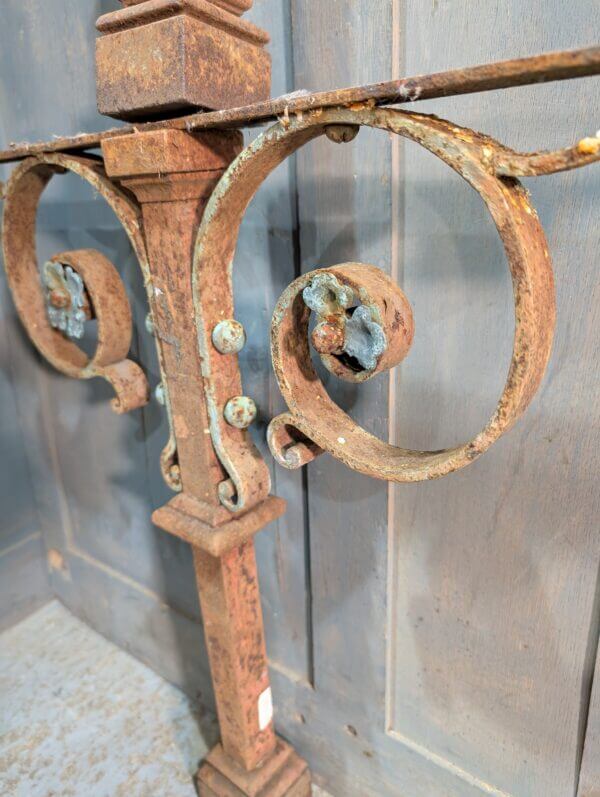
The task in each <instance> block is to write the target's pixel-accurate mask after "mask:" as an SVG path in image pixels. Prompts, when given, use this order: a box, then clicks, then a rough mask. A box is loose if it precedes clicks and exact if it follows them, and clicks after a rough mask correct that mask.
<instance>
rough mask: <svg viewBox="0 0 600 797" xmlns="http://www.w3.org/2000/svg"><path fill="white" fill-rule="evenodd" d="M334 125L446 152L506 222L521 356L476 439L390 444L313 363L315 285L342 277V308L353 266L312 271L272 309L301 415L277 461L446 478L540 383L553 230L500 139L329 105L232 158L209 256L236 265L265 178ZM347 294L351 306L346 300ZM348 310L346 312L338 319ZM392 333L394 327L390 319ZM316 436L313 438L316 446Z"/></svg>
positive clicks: (506, 423)
mask: <svg viewBox="0 0 600 797" xmlns="http://www.w3.org/2000/svg"><path fill="white" fill-rule="evenodd" d="M331 125H342V126H352V125H367V126H370V127H375V128H379V129H382V130H385V131H388V132H392V133H395V134H398V135H402V136H404V137H406V138H409V139H412V140H413V141H416V142H417V143H420V144H421V145H422V146H424V147H426V148H427V149H429V150H430V151H431V152H433V153H434V154H435V155H437V156H438V157H439V158H440V159H441V160H442V161H444V162H445V163H447V164H448V165H449V166H450V167H451V168H453V169H454V170H455V171H457V172H458V173H459V174H460V175H461V176H462V177H463V178H464V179H465V180H466V181H467V182H468V183H469V184H470V185H471V186H472V187H473V188H474V189H475V190H476V191H478V192H479V193H480V195H481V197H482V199H483V200H484V202H485V203H486V205H487V207H488V210H489V212H490V214H491V216H492V218H493V220H494V222H495V224H496V226H497V228H498V231H499V234H500V237H501V239H502V242H503V244H504V247H505V251H506V254H507V259H508V264H509V268H510V270H511V274H512V278H513V286H514V294H515V324H516V326H515V338H514V350H513V358H512V363H511V367H510V371H509V374H508V379H507V382H506V386H505V389H504V392H503V394H502V396H501V398H500V400H499V403H498V406H497V408H496V412H495V413H494V415H493V416H492V418H491V419H490V421H489V422H488V424H487V425H486V427H485V428H484V429H483V430H482V431H481V432H480V433H479V434H478V435H477V436H476V437H475V438H474V439H473V440H470V441H468V442H467V443H465V444H463V445H460V446H456V447H454V448H452V449H448V450H445V451H435V452H427V451H409V450H404V449H401V448H397V447H395V446H391V445H389V444H388V443H386V442H384V441H382V440H379V439H377V438H375V437H374V436H373V435H371V434H369V433H367V432H366V431H365V430H364V429H362V428H360V427H358V426H357V425H356V424H355V423H354V422H353V421H352V419H351V418H350V417H349V416H348V415H347V414H346V413H345V412H343V411H342V410H341V409H340V408H339V407H338V406H337V405H336V404H334V402H333V401H332V400H331V399H330V398H329V395H328V394H327V392H326V390H325V388H324V386H323V384H322V383H321V381H320V379H319V377H318V375H317V373H316V371H315V369H314V367H313V365H312V362H311V356H310V349H309V335H308V323H309V317H310V307H309V306H307V304H306V288H307V286H309V285H310V284H311V280H314V279H315V278H316V277H317V276H319V275H324V274H329V275H331V276H332V277H334V278H335V280H336V281H337V284H338V285H339V286H340V290H339V291H337V294H336V292H335V291H333V292H332V294H331V295H332V297H333V299H332V301H333V304H337V306H338V308H339V305H340V301H339V298H340V296H339V294H340V292H343V289H344V288H345V287H346V286H347V283H349V279H348V268H349V267H348V265H345V266H337V267H332V268H330V269H325V270H322V271H317V272H313V273H312V274H308V275H304V276H303V277H301V278H299V279H298V280H296V281H295V282H294V283H292V285H291V286H290V287H289V288H288V289H287V290H286V291H285V292H284V294H283V296H282V297H281V299H280V301H279V302H278V305H277V307H276V309H275V313H274V316H273V325H272V355H273V365H274V368H275V373H276V376H277V379H278V382H279V386H280V389H281V391H282V393H283V396H284V398H285V400H286V402H287V404H288V407H289V408H290V412H289V413H287V414H285V415H284V416H283V417H282V418H278V419H276V420H275V423H274V426H273V427H272V429H271V431H270V433H269V441H270V443H271V446H272V448H273V449H274V454H275V456H276V458H277V459H278V461H280V462H281V463H282V464H285V465H286V466H287V467H290V466H291V467H297V466H299V465H302V464H304V463H305V462H306V461H309V460H310V459H311V458H313V457H314V455H315V454H317V453H318V452H319V450H325V451H328V452H329V453H331V454H332V455H333V456H335V457H336V458H338V459H340V460H341V461H342V462H344V463H345V464H347V465H348V466H349V467H351V468H354V469H355V470H359V471H361V472H363V473H366V474H368V475H370V476H373V477H376V478H380V479H387V480H390V481H421V480H424V479H432V478H438V477H440V476H443V475H445V474H447V473H450V472H452V471H454V470H457V469H459V468H462V467H464V466H465V465H468V464H470V463H471V462H473V461H474V460H475V459H476V458H477V457H478V456H480V455H481V454H482V453H483V452H484V451H486V450H487V449H488V448H489V447H490V446H491V445H492V443H493V442H495V441H496V440H497V439H498V438H499V437H500V436H501V435H502V434H503V433H504V432H506V431H508V430H509V429H510V428H511V426H512V425H513V424H514V423H515V421H516V420H517V418H518V417H519V416H520V415H521V414H522V413H523V412H524V411H525V409H526V408H527V406H528V405H529V403H530V401H531V399H532V398H533V395H534V394H535V392H536V390H537V388H538V386H539V384H540V381H541V379H542V376H543V374H544V370H545V367H546V364H547V362H548V358H549V355H550V349H551V344H552V334H553V329H554V317H555V308H554V284H553V275H552V268H551V263H550V257H549V254H548V248H547V244H546V241H545V237H544V234H543V231H542V229H541V226H540V224H539V221H538V219H537V214H536V213H535V210H534V209H533V208H532V206H531V204H530V203H529V199H528V195H527V192H526V191H525V190H524V188H523V187H522V186H521V185H520V184H519V183H518V182H517V181H516V180H515V179H509V180H507V179H505V178H503V177H499V176H497V174H496V173H495V172H496V168H495V165H494V157H495V156H496V155H497V156H498V157H500V158H501V157H504V156H505V154H506V152H507V150H506V149H505V148H503V147H502V146H501V145H498V144H497V143H496V142H495V141H493V139H491V138H489V137H487V136H483V135H480V134H478V133H474V132H473V131H470V130H467V129H465V128H460V127H458V126H456V125H453V124H451V123H450V122H446V121H443V120H441V119H437V118H435V117H428V116H425V115H422V114H411V113H406V112H402V111H396V110H387V109H386V110H384V109H380V110H378V109H372V108H365V109H360V110H350V109H346V110H341V109H339V110H337V109H336V110H322V109H319V110H317V111H315V112H313V113H309V114H304V115H303V116H302V117H300V116H294V117H290V118H289V119H286V120H283V121H282V122H281V123H280V124H278V125H277V126H275V127H273V128H271V129H270V130H269V131H268V132H267V133H265V134H264V135H263V136H261V137H260V138H259V139H257V140H256V141H255V142H253V144H252V145H251V146H250V147H248V148H247V150H245V151H244V152H243V153H242V154H241V155H240V157H239V158H238V159H237V160H236V161H235V163H233V164H232V166H231V167H230V169H229V171H228V173H227V174H226V175H225V176H224V178H223V180H222V181H221V182H220V184H219V186H218V187H217V189H216V191H215V192H214V194H213V195H212V197H211V201H210V203H209V206H208V208H207V212H206V215H205V218H204V222H203V225H202V228H201V230H200V234H199V239H198V245H197V252H198V256H199V257H200V258H201V260H202V262H203V263H206V262H214V261H215V260H219V259H220V261H221V264H222V268H226V265H225V264H229V263H230V262H231V261H232V259H233V255H234V252H235V247H236V242H237V235H238V231H239V225H240V223H241V219H242V216H243V213H244V211H245V208H246V207H247V205H248V203H249V202H250V200H251V199H252V197H253V195H254V193H255V192H256V191H257V190H258V188H259V186H260V185H261V183H262V182H263V181H264V179H265V178H266V177H267V175H268V174H269V173H270V172H271V171H272V170H273V169H274V168H275V167H276V166H277V165H278V164H279V163H281V162H282V161H283V160H285V158H287V157H288V156H289V155H291V154H292V153H293V152H295V151H296V150H297V149H298V148H299V147H301V146H302V145H304V144H306V143H307V142H308V141H310V140H312V139H314V138H316V137H317V136H320V135H323V134H325V133H326V130H327V129H328V128H329V127H330V126H331ZM596 156H597V153H593V154H591V155H588V154H587V153H586V157H594V158H595V157H596ZM523 157H524V158H525V159H527V156H523ZM586 162H587V161H586ZM350 270H351V272H352V276H353V278H354V280H355V282H354V283H353V284H352V285H351V287H352V291H353V293H356V294H360V291H361V290H364V291H365V295H367V294H368V293H369V290H368V289H367V286H366V284H364V283H365V281H367V282H368V280H367V275H371V274H381V272H379V271H378V270H377V269H375V268H373V267H372V266H365V265H362V264H352V266H351V267H350ZM352 270H353V271H352ZM380 279H382V280H383V282H382V284H381V289H380V294H379V297H380V301H381V302H383V300H384V299H385V298H386V294H387V295H388V300H389V296H390V295H391V294H390V287H389V285H388V284H386V282H385V280H387V278H385V277H384V276H383V275H382V276H381V277H380ZM361 281H362V282H363V285H361ZM313 293H314V292H313ZM309 297H310V293H309ZM313 298H314V296H313ZM346 299H348V297H345V299H344V301H343V302H341V304H342V305H344V304H346V306H347V302H346ZM348 301H349V299H348ZM398 301H399V302H400V303H401V306H402V309H403V312H404V318H405V322H404V323H405V332H406V336H405V337H404V339H401V340H402V342H401V346H400V349H401V351H400V354H401V356H404V354H405V353H406V352H407V351H408V348H409V346H410V341H411V340H412V315H411V314H410V307H409V305H408V302H407V301H406V299H405V297H404V296H403V295H402V296H398ZM309 304H310V298H309ZM366 304H367V306H368V304H369V302H368V301H367V303H366ZM313 306H316V305H314V304H313ZM320 309H321V310H322V313H321V315H320V317H319V319H318V320H319V321H322V320H327V319H326V315H327V308H325V307H321V308H320ZM341 309H343V310H345V309H346V308H345V307H342V308H341ZM380 311H381V305H380ZM339 316H340V314H339V313H338V316H337V318H338V319H339ZM408 319H410V321H408ZM330 321H331V319H330ZM334 325H335V324H334ZM382 328H383V329H388V330H389V328H390V327H389V321H388V323H387V324H384V325H383V327H382ZM330 331H331V330H328V333H329V332H330ZM329 342H330V341H329ZM321 343H322V341H321V342H320V344H319V345H321ZM325 345H327V341H326V344H325ZM388 352H389V349H385V350H384V352H383V353H382V354H381V355H380V356H381V358H382V359H381V361H380V362H379V363H378V366H377V367H378V368H379V370H386V369H387V368H390V367H392V366H393V365H394V364H396V362H398V361H399V359H401V356H398V354H397V353H395V354H393V355H392V354H390V355H389V360H387V361H386V360H384V359H383V358H385V357H386V356H388ZM321 357H322V358H324V359H325V361H326V362H327V358H331V359H330V367H331V366H332V365H333V367H331V370H333V371H334V373H335V372H336V371H338V370H339V371H340V372H343V370H344V362H343V361H342V362H341V363H340V359H339V356H336V355H335V354H321ZM332 361H333V363H332ZM364 373H365V369H363V374H364ZM366 374H367V375H368V371H366ZM344 376H349V374H347V373H346V374H344ZM361 378H364V376H363V377H361V376H360V375H359V376H358V379H359V380H360V379H361ZM307 439H308V441H312V443H313V444H314V445H311V444H310V442H309V443H308V444H307V442H306V440H307Z"/></svg>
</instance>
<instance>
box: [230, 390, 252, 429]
mask: <svg viewBox="0 0 600 797" xmlns="http://www.w3.org/2000/svg"><path fill="white" fill-rule="evenodd" d="M256 413H257V410H256V404H255V403H254V402H253V401H252V399H251V398H248V396H234V398H232V399H229V401H228V402H227V404H226V405H225V409H224V411H223V415H224V416H225V420H226V421H227V423H228V424H229V425H230V426H235V428H236V429H247V428H248V427H249V426H250V424H251V423H252V422H253V421H254V419H255V418H256Z"/></svg>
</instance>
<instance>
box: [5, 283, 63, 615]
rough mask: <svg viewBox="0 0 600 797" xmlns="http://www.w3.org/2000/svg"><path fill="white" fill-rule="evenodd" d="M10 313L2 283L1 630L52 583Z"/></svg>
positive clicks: (44, 597)
mask: <svg viewBox="0 0 600 797" xmlns="http://www.w3.org/2000/svg"><path fill="white" fill-rule="evenodd" d="M14 324H15V318H14V311H13V308H12V303H11V300H10V298H9V297H8V296H7V291H6V290H5V286H4V285H2V286H1V287H0V407H2V413H1V414H0V452H1V454H2V462H1V464H0V507H1V508H2V517H1V518H0V628H7V627H8V626H10V625H12V624H13V623H15V622H18V621H19V620H20V619H22V618H23V617H25V616H26V615H27V614H29V613H30V612H32V611H34V610H35V609H36V608H38V607H39V606H41V605H42V604H43V603H45V602H46V601H47V600H49V598H50V595H51V591H50V581H49V578H48V571H47V567H46V556H45V550H44V545H43V543H42V535H41V530H40V518H39V514H38V511H37V506H36V504H35V500H34V488H33V482H32V474H31V470H30V468H29V464H28V461H27V453H26V442H25V434H24V430H23V429H22V427H21V425H20V423H19V415H18V409H17V405H18V402H19V398H20V395H21V393H22V390H23V386H22V385H20V384H19V381H18V374H17V372H16V371H15V369H14V368H13V365H14V358H15V356H16V352H15V350H14V349H13V347H12V335H11V331H12V329H13V327H14Z"/></svg>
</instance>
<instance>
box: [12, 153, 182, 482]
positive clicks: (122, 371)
mask: <svg viewBox="0 0 600 797" xmlns="http://www.w3.org/2000/svg"><path fill="white" fill-rule="evenodd" d="M65 172H71V173H73V174H76V175H78V176H79V177H81V178H82V179H83V180H85V181H86V182H87V183H89V184H90V185H91V186H92V188H93V189H94V190H95V191H96V192H97V193H98V194H99V195H100V196H102V197H103V199H105V201H106V202H107V203H108V204H109V206H110V207H111V208H112V210H113V211H114V213H115V214H116V216H117V218H118V219H119V221H120V222H121V224H122V225H123V228H124V230H125V232H126V233H127V236H128V238H129V241H130V243H131V245H132V247H133V250H134V252H135V254H136V256H137V259H138V261H139V264H140V267H141V269H142V272H143V274H144V283H145V285H146V288H147V289H149V286H150V272H149V267H148V260H147V254H146V246H145V242H144V236H143V233H142V222H141V216H140V213H139V209H138V207H137V206H136V204H135V203H134V201H133V200H132V199H131V198H130V197H129V196H128V195H127V194H126V193H125V192H123V191H121V190H120V189H119V188H118V187H116V186H115V185H114V183H112V182H111V181H110V180H109V179H108V178H107V177H106V175H105V173H104V170H103V165H102V161H101V160H99V159H97V158H93V157H75V156H71V155H64V154H58V153H56V154H45V155H37V156H35V157H32V158H28V159H26V160H24V161H23V162H22V163H20V164H19V165H18V166H17V167H16V168H15V170H14V171H13V173H12V175H11V177H10V179H9V181H8V182H7V183H6V185H5V186H4V191H3V194H4V214H3V235H2V245H3V252H4V264H5V269H6V274H7V279H8V284H9V287H10V289H11V292H12V295H13V299H14V302H15V306H16V308H17V312H18V314H19V317H20V319H21V321H22V323H23V325H24V327H25V329H26V330H27V333H28V335H29V337H30V338H31V340H32V341H33V343H34V344H35V346H36V347H37V349H38V351H39V352H40V353H41V354H42V356H43V357H44V358H45V359H46V360H48V362H49V363H50V364H51V365H53V366H54V367H55V368H56V369H57V370H59V371H60V372H61V373H63V374H65V375H66V376H70V377H74V378H76V379H92V378H94V377H101V378H103V379H106V380H107V381H108V382H109V383H110V384H111V385H112V387H113V389H114V391H115V394H116V397H115V399H113V401H112V402H111V406H112V408H113V410H114V411H115V412H117V413H126V412H129V411H131V410H133V409H137V408H139V407H143V406H144V405H145V404H146V403H147V402H148V398H149V391H148V383H147V380H146V377H145V375H144V372H143V371H142V369H141V368H140V366H139V365H137V363H134V362H133V361H132V360H129V359H127V354H128V351H129V348H130V345H131V335H132V317H131V309H130V305H129V301H128V299H127V295H126V292H125V288H124V285H123V283H122V281H121V279H120V277H119V274H118V272H117V270H116V268H115V267H114V265H113V264H112V263H111V262H110V261H109V260H108V259H107V258H106V257H105V256H104V255H103V254H101V253H100V252H97V251H95V250H90V249H84V250H77V251H73V252H62V253H60V254H57V255H54V257H52V258H51V259H50V260H49V261H48V263H46V264H45V266H44V269H43V271H42V273H40V270H39V268H38V264H37V256H36V244H35V231H36V215H37V208H38V204H39V201H40V198H41V196H42V193H43V191H44V189H45V188H46V186H47V185H48V183H49V182H50V180H51V179H52V177H53V176H54V175H56V174H64V173H65ZM90 318H95V319H96V321H97V345H96V351H95V352H94V354H93V355H92V356H91V357H89V356H88V355H87V354H86V353H85V352H84V351H83V350H82V349H81V348H80V347H79V346H78V345H77V344H76V342H75V341H76V340H78V339H79V338H80V337H81V333H82V327H83V325H84V324H85V321H86V320H87V319H90ZM169 420H170V418H169ZM176 463H177V453H176V448H175V442H174V435H173V432H172V431H171V432H170V437H169V441H168V443H167V445H166V446H165V449H164V450H163V454H162V457H161V469H162V471H163V475H164V477H165V479H166V481H167V483H168V484H169V486H170V487H171V488H172V489H174V490H179V489H181V485H180V484H179V480H178V474H177V472H176Z"/></svg>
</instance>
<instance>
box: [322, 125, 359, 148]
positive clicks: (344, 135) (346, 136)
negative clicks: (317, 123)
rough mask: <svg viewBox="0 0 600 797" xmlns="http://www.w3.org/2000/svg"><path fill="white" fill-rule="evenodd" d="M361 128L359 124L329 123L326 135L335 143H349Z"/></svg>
mask: <svg viewBox="0 0 600 797" xmlns="http://www.w3.org/2000/svg"><path fill="white" fill-rule="evenodd" d="M359 130H360V127H359V125H327V127H326V128H325V135H326V136H327V138H328V139H329V140H330V141H333V143H334V144H349V143H350V141H354V139H355V138H356V136H357V135H358V131H359Z"/></svg>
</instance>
